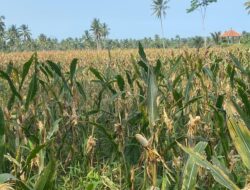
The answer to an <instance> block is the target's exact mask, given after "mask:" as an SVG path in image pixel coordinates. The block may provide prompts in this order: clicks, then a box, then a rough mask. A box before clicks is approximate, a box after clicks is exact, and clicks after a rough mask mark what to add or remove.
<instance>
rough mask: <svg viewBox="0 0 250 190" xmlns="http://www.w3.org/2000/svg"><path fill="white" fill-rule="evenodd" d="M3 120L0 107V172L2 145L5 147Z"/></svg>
mask: <svg viewBox="0 0 250 190" xmlns="http://www.w3.org/2000/svg"><path fill="white" fill-rule="evenodd" d="M4 134H5V120H4V114H3V110H2V108H1V107H0V172H2V166H3V161H4V147H5V140H4Z"/></svg>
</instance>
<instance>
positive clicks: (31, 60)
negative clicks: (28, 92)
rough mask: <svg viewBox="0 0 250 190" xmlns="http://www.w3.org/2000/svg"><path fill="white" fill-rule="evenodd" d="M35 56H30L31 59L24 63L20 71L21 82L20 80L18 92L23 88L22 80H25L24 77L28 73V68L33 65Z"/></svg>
mask: <svg viewBox="0 0 250 190" xmlns="http://www.w3.org/2000/svg"><path fill="white" fill-rule="evenodd" d="M36 56H37V55H36V54H34V55H32V56H31V58H30V59H29V60H28V61H27V62H26V63H24V65H23V71H22V80H21V83H20V86H19V90H21V88H22V86H23V83H24V80H25V78H26V76H27V75H28V73H29V70H30V66H31V64H32V63H33V60H34V57H36Z"/></svg>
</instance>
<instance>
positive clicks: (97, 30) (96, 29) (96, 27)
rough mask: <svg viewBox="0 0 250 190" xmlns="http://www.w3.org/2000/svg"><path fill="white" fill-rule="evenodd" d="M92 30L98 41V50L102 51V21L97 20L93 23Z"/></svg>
mask: <svg viewBox="0 0 250 190" xmlns="http://www.w3.org/2000/svg"><path fill="white" fill-rule="evenodd" d="M90 30H91V31H92V32H93V35H94V37H95V40H96V48H97V49H101V37H102V24H101V23H100V20H99V19H97V18H95V19H94V20H93V21H92V24H91V28H90Z"/></svg>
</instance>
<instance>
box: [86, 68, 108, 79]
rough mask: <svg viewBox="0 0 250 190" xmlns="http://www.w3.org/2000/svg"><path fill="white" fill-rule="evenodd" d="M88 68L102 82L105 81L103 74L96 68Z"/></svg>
mask: <svg viewBox="0 0 250 190" xmlns="http://www.w3.org/2000/svg"><path fill="white" fill-rule="evenodd" d="M89 70H90V71H91V72H92V73H93V74H94V75H95V77H96V78H98V79H99V80H100V81H102V82H105V80H104V78H103V76H102V75H101V73H100V72H99V71H98V70H97V69H95V68H93V67H90V68H89Z"/></svg>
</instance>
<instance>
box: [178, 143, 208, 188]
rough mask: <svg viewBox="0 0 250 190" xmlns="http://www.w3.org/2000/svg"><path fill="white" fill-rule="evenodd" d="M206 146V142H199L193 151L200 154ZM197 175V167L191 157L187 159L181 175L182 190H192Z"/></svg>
mask: <svg viewBox="0 0 250 190" xmlns="http://www.w3.org/2000/svg"><path fill="white" fill-rule="evenodd" d="M206 146H207V143H206V142H199V143H198V144H197V145H196V146H195V147H194V151H195V152H198V153H202V152H203V151H204V150H205V148H206ZM197 173H198V166H197V165H196V163H195V160H194V159H193V158H192V157H189V159H188V160H187V163H186V165H185V169H184V173H183V183H182V188H181V189H182V190H193V189H195V185H196V177H197Z"/></svg>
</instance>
